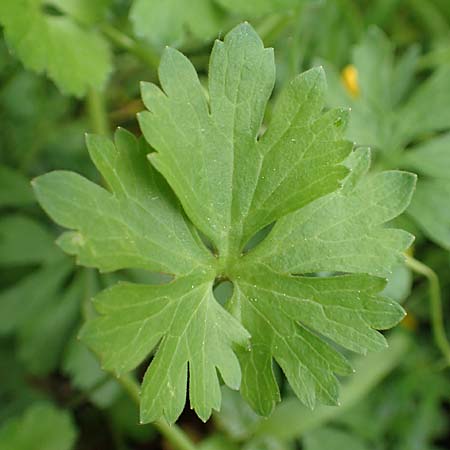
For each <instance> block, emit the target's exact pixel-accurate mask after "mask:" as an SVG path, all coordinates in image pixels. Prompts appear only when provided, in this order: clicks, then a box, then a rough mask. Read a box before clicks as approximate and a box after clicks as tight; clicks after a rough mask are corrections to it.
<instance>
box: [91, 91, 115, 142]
mask: <svg viewBox="0 0 450 450" xmlns="http://www.w3.org/2000/svg"><path fill="white" fill-rule="evenodd" d="M86 103H87V109H88V115H89V120H90V122H91V128H92V131H93V132H94V133H97V134H101V135H103V136H108V135H109V123H108V115H107V114H106V109H105V100H104V98H103V95H102V93H101V92H99V91H97V90H95V89H92V88H90V89H89V92H88V95H87V97H86Z"/></svg>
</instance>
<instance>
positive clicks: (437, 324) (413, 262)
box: [406, 255, 450, 366]
mask: <svg viewBox="0 0 450 450" xmlns="http://www.w3.org/2000/svg"><path fill="white" fill-rule="evenodd" d="M406 265H407V266H408V267H409V268H410V269H411V270H412V271H413V272H416V273H418V274H420V275H423V276H424V277H425V278H426V279H427V280H428V284H429V292H430V312H431V321H432V327H433V335H434V340H435V342H436V345H437V346H438V348H439V350H440V351H441V352H442V354H443V355H444V358H445V361H446V364H447V366H449V365H450V343H449V341H448V339H447V335H446V334H445V327H444V318H443V314H442V299H441V288H440V285H439V278H438V276H437V275H436V273H435V272H434V271H433V270H432V269H431V268H430V267H428V266H427V265H425V264H423V263H422V262H420V261H417V259H414V258H412V257H411V256H408V255H406Z"/></svg>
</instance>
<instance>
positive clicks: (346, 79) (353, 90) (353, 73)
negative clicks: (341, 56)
mask: <svg viewBox="0 0 450 450" xmlns="http://www.w3.org/2000/svg"><path fill="white" fill-rule="evenodd" d="M341 79H342V83H343V84H344V86H345V89H346V90H347V92H348V93H349V94H350V95H351V96H352V97H359V94H360V91H359V84H358V70H357V69H356V67H355V66H354V65H352V64H349V65H348V66H345V67H344V69H343V70H342V72H341Z"/></svg>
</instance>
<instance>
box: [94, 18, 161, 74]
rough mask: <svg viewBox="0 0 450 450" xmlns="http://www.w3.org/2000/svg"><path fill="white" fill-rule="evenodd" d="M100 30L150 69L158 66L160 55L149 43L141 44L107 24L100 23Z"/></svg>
mask: <svg viewBox="0 0 450 450" xmlns="http://www.w3.org/2000/svg"><path fill="white" fill-rule="evenodd" d="M101 30H102V32H103V34H104V35H105V36H106V37H107V38H108V39H109V40H110V41H111V42H112V43H113V44H114V45H116V46H117V47H119V48H122V49H123V50H126V51H127V52H130V53H132V54H133V55H135V56H137V57H138V58H139V59H140V60H141V61H142V62H144V63H145V64H146V65H147V66H148V67H149V68H150V69H152V70H156V69H157V68H158V66H159V59H160V56H159V54H158V52H157V51H156V50H154V49H153V48H152V47H151V46H150V45H149V44H147V45H143V44H141V43H140V42H138V41H136V40H135V39H133V38H132V37H130V36H128V35H127V34H125V33H123V32H122V31H120V30H118V29H117V28H114V27H113V26H111V25H109V24H104V25H102V27H101Z"/></svg>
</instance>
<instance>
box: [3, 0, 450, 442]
mask: <svg viewBox="0 0 450 450" xmlns="http://www.w3.org/2000/svg"><path fill="white" fill-rule="evenodd" d="M244 20H247V21H249V22H251V23H252V25H253V26H254V27H255V28H256V30H257V31H258V33H259V34H260V35H261V37H262V38H263V40H264V43H265V45H266V46H272V47H274V48H275V54H276V59H277V85H276V89H275V91H274V94H273V97H274V98H275V97H276V96H277V93H278V91H279V88H280V87H281V86H283V85H284V84H285V83H287V82H288V81H289V80H290V79H291V78H292V77H293V76H295V75H296V74H297V73H299V72H301V71H303V70H306V69H308V68H310V67H311V66H314V65H317V64H322V65H323V66H324V67H325V69H326V73H327V77H328V84H329V91H328V104H329V106H330V107H331V106H348V107H350V108H351V109H352V113H351V120H350V123H349V127H348V133H347V134H348V137H349V139H351V140H353V141H354V142H355V144H356V145H357V146H361V147H370V148H371V151H372V155H373V158H374V161H375V163H374V169H373V170H378V169H380V168H389V169H396V168H400V169H406V170H410V171H413V172H415V173H417V174H418V175H419V182H418V187H417V191H416V194H415V197H414V200H413V202H412V204H411V206H410V208H409V209H408V211H407V212H406V213H405V214H404V215H403V216H402V217H401V218H400V219H399V221H400V222H401V226H403V227H405V228H407V229H408V230H410V231H412V232H413V233H414V234H415V235H416V241H415V244H414V247H413V248H412V249H411V252H410V254H409V255H408V256H407V263H406V264H405V265H403V266H399V267H398V268H397V269H396V270H395V271H394V272H393V274H392V276H391V278H390V280H389V284H388V286H387V293H388V294H389V295H390V296H391V297H393V298H395V299H396V300H397V301H399V302H402V303H403V306H404V307H405V308H406V310H407V311H408V316H407V317H406V319H405V320H404V322H402V324H401V325H400V326H399V327H398V328H397V329H396V330H394V331H392V332H391V333H389V334H388V339H389V341H390V344H391V345H390V348H389V349H387V350H385V351H384V352H381V353H377V354H373V355H369V356H368V357H367V358H364V359H362V360H360V361H359V360H356V361H355V366H356V367H357V371H356V373H355V374H354V375H353V376H352V377H350V378H348V379H346V380H344V382H343V387H342V392H341V399H342V404H341V406H340V407H338V408H332V407H318V408H317V409H316V410H314V411H309V410H307V409H306V408H304V407H302V406H301V405H300V404H299V402H298V401H297V400H295V399H294V398H293V396H292V395H291V393H290V391H289V388H288V387H287V385H286V383H285V382H284V380H283V378H282V376H281V375H279V383H280V386H281V388H282V392H283V402H282V403H281V404H280V406H279V407H277V409H276V411H275V413H274V414H273V416H271V417H270V418H268V419H262V418H260V417H258V416H256V415H255V414H254V413H253V412H252V411H251V410H250V408H249V407H248V406H247V405H246V404H245V403H244V402H243V401H242V400H241V398H240V397H239V395H237V394H236V393H234V392H231V391H228V390H224V393H223V394H224V403H223V408H222V411H221V412H220V413H217V414H216V415H215V417H214V419H213V420H212V421H211V422H210V423H208V424H206V425H204V424H202V423H200V422H199V421H198V419H196V418H195V416H194V415H192V414H191V413H190V411H188V410H187V411H186V412H185V413H184V414H183V416H182V419H181V421H180V426H181V427H182V428H183V429H184V430H185V431H186V433H187V434H189V435H190V437H191V438H192V440H193V441H195V442H198V447H199V448H200V449H202V450H222V449H223V450H225V449H229V450H233V449H246V450H264V449H267V450H290V449H300V448H301V449H305V450H340V449H347V450H439V449H440V450H444V449H448V448H450V376H449V371H448V366H449V363H450V348H449V346H448V342H447V341H446V339H445V333H446V330H445V323H446V322H449V321H448V320H447V321H445V318H448V317H449V311H450V308H449V301H450V290H449V285H450V254H449V250H450V2H449V1H448V0H247V1H243V0H191V1H189V2H188V1H187V0H165V1H162V0H134V1H127V0H96V1H91V0H15V1H14V2H10V1H7V0H0V24H1V26H2V27H1V33H2V35H1V38H0V119H1V126H2V128H1V131H0V267H1V275H0V450H28V449H30V450H31V449H37V450H65V449H67V450H69V449H80V450H94V449H95V450H101V449H117V450H125V449H128V450H133V449H136V450H138V449H170V448H174V447H171V446H170V444H168V442H166V440H165V438H164V437H163V436H161V435H160V434H159V433H158V432H157V431H156V430H155V429H154V428H153V427H152V426H139V425H137V417H138V415H137V408H136V406H135V405H134V403H133V402H132V400H130V399H129V398H128V397H127V395H126V394H125V393H124V392H122V390H121V387H120V386H119V384H118V383H117V382H116V381H115V380H114V379H113V378H111V377H110V376H109V375H108V374H107V373H105V372H103V371H102V370H101V368H100V366H99V364H98V362H97V360H96V358H95V357H94V356H93V355H92V354H91V353H90V352H89V351H88V350H87V349H86V348H85V347H84V346H83V345H82V344H81V343H80V342H79V341H78V340H77V339H76V336H77V332H78V329H79V327H80V324H81V323H82V321H83V319H84V318H88V317H90V316H91V315H92V314H93V312H92V309H91V306H90V299H91V297H92V296H93V295H94V294H95V293H96V292H97V291H98V290H99V289H102V288H104V287H106V286H108V285H110V284H111V283H112V282H114V281H115V280H117V279H118V278H120V279H124V278H127V279H131V280H140V281H147V282H155V281H158V279H157V276H155V275H148V274H144V273H141V272H139V271H122V272H121V273H114V274H103V275H99V274H97V273H96V272H95V271H93V270H90V269H84V268H79V267H76V266H75V262H74V261H73V260H72V258H70V257H68V256H66V255H64V254H63V253H62V252H61V251H60V250H59V249H58V247H57V246H56V245H55V244H54V241H55V239H56V238H57V236H58V230H57V229H56V227H55V226H54V225H52V224H51V223H50V222H49V221H48V219H47V218H46V217H45V216H44V214H43V213H42V211H41V210H40V209H39V208H38V207H37V205H36V202H35V200H34V198H33V195H32V193H31V190H30V185H29V181H30V179H32V178H33V177H34V176H36V175H38V174H41V173H43V172H47V171H49V170H53V169H56V168H58V169H71V170H76V171H78V172H81V173H83V174H85V175H87V176H89V177H90V178H94V179H97V180H98V178H99V176H98V174H96V173H95V171H94V169H93V166H92V164H91V163H90V162H89V158H88V154H87V151H86V149H85V145H84V133H86V132H96V133H101V134H110V133H111V132H112V131H113V130H114V128H115V127H117V126H121V127H125V128H127V129H129V130H131V131H133V132H135V133H138V128H137V123H136V119H135V114H136V113H137V112H138V111H140V110H141V109H143V106H142V104H141V101H140V97H139V82H140V81H142V80H144V81H153V82H157V67H158V62H159V57H160V54H161V51H162V49H163V48H164V46H166V45H170V46H175V47H177V48H179V49H180V50H181V51H183V52H184V53H185V54H186V55H187V56H188V57H189V58H190V59H191V60H192V61H193V63H194V64H195V66H196V68H197V70H198V72H199V74H200V77H201V79H202V80H206V76H207V68H208V55H209V52H210V49H211V46H212V43H213V41H214V39H215V38H217V37H219V38H220V37H221V36H223V35H224V34H225V33H226V32H227V31H228V30H229V29H230V28H231V27H233V26H234V25H235V24H237V23H239V22H241V21H244ZM272 100H273V99H272ZM271 105H273V101H271V103H270V104H269V108H268V110H267V117H266V120H267V121H268V120H270V114H271ZM99 181H100V180H99ZM151 277H153V278H151ZM155 277H156V278H155ZM216 295H217V296H218V297H219V299H220V297H221V296H226V295H228V292H227V286H221V287H219V289H217V291H216Z"/></svg>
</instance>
